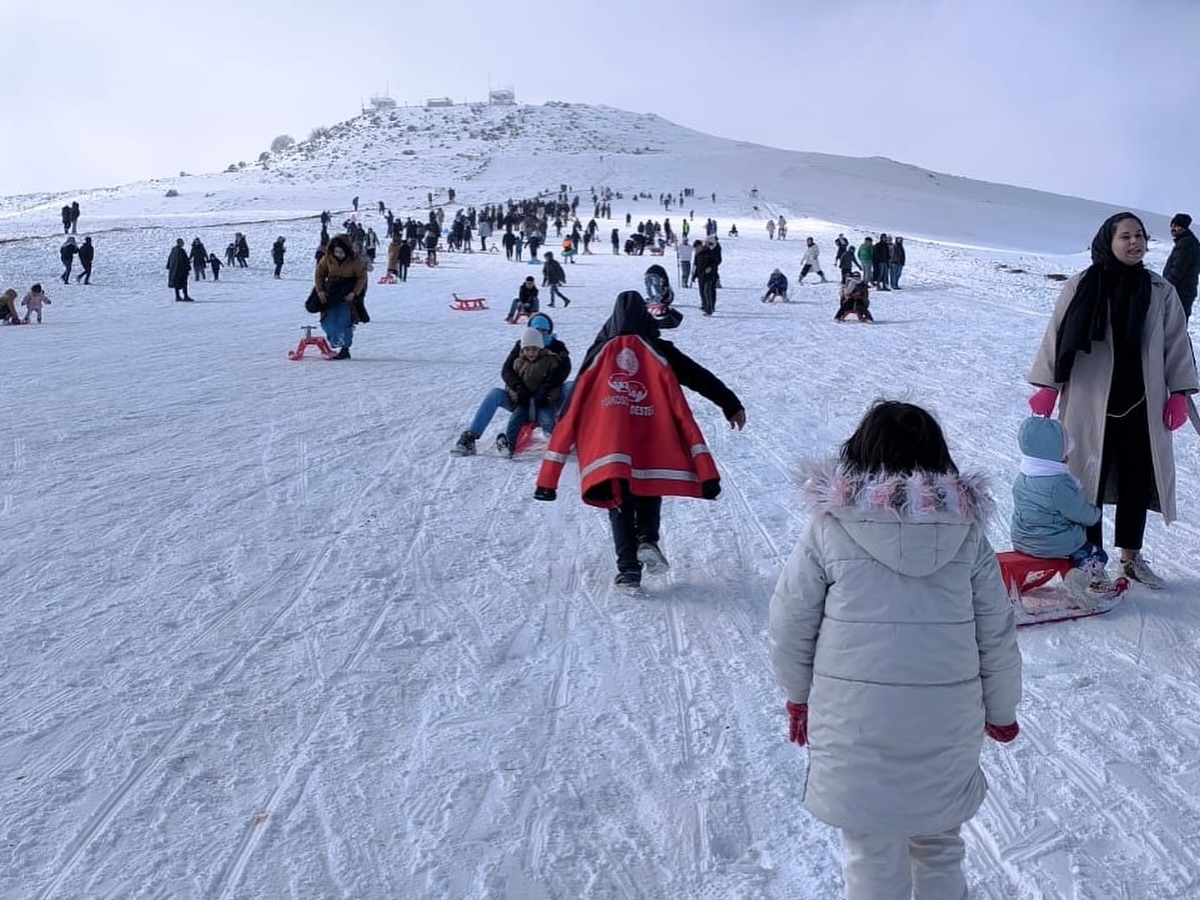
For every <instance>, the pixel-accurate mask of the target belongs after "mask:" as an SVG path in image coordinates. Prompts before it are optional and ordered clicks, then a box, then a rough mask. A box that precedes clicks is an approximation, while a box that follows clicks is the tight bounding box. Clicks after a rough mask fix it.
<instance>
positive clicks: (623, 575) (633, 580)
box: [613, 572, 642, 590]
mask: <svg viewBox="0 0 1200 900" xmlns="http://www.w3.org/2000/svg"><path fill="white" fill-rule="evenodd" d="M613 584H615V585H616V586H617V587H619V588H626V589H627V590H632V589H634V588H639V587H641V586H642V573H641V572H618V573H617V577H616V578H614V579H613Z"/></svg>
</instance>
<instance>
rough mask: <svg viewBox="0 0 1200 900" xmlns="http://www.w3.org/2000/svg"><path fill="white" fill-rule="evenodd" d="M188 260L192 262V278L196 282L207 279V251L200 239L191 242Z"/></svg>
mask: <svg viewBox="0 0 1200 900" xmlns="http://www.w3.org/2000/svg"><path fill="white" fill-rule="evenodd" d="M188 258H189V259H190V260H191V261H192V278H194V279H195V280H196V281H203V280H204V279H205V278H207V277H208V276H207V274H206V270H207V267H208V249H207V248H206V247H205V246H204V242H203V241H201V240H200V238H194V239H193V240H192V250H191V252H190V253H189V254H188Z"/></svg>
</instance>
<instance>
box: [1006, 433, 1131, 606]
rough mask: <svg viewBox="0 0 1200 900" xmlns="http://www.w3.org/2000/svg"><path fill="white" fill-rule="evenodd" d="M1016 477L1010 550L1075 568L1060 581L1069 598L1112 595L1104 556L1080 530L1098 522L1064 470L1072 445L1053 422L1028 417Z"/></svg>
mask: <svg viewBox="0 0 1200 900" xmlns="http://www.w3.org/2000/svg"><path fill="white" fill-rule="evenodd" d="M1017 443H1018V444H1019V446H1020V448H1021V473H1020V474H1019V475H1018V476H1017V478H1016V481H1014V482H1013V487H1012V493H1013V514H1012V544H1013V549H1014V550H1019V551H1020V552H1021V553H1024V554H1026V555H1028V556H1036V557H1040V558H1042V559H1059V558H1061V559H1068V560H1070V561H1071V564H1072V566H1073V567H1074V568H1072V570H1071V571H1070V572H1068V573H1067V576H1066V578H1065V579H1064V581H1066V582H1067V584H1068V586H1070V587H1071V588H1072V593H1076V594H1079V595H1082V596H1086V595H1087V593H1088V592H1089V591H1090V592H1093V593H1103V592H1105V591H1109V590H1111V589H1112V587H1113V585H1112V582H1111V581H1110V580H1109V578H1108V576H1107V574H1106V573H1105V567H1106V566H1107V565H1108V554H1107V553H1105V552H1104V548H1103V547H1097V546H1096V545H1095V544H1092V543H1089V542H1088V540H1087V538H1086V537H1085V535H1084V528H1085V527H1086V526H1088V525H1095V524H1096V523H1097V522H1099V521H1100V515H1101V512H1100V509H1099V507H1096V506H1093V505H1092V504H1091V503H1088V501H1087V499H1086V498H1085V497H1084V496H1083V490H1082V488H1081V487H1080V485H1079V481H1078V480H1077V479H1076V478H1075V476H1073V475H1072V474H1071V472H1070V470H1069V469H1068V468H1067V454H1068V453H1069V452H1070V449H1071V439H1070V437H1069V436H1068V435H1067V433H1066V431H1065V430H1064V429H1063V426H1062V423H1061V422H1059V421H1058V420H1057V419H1048V418H1043V417H1042V416H1030V417H1029V418H1028V419H1026V420H1025V421H1024V423H1022V425H1021V430H1020V432H1019V434H1018V436H1017Z"/></svg>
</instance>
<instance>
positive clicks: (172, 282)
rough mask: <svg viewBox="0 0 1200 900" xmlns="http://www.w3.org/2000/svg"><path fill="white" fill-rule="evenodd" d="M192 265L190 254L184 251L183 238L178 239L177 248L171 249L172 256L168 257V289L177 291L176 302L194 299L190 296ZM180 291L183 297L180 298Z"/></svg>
mask: <svg viewBox="0 0 1200 900" xmlns="http://www.w3.org/2000/svg"><path fill="white" fill-rule="evenodd" d="M191 270H192V267H191V263H190V260H189V259H188V252H187V250H186V249H184V246H183V238H177V239H176V241H175V246H174V247H172V248H171V254H170V256H168V257H167V287H169V288H171V289H172V290H174V291H175V299H176V300H188V301H190V300H191V299H192V298H191V297H189V296H188V289H187V285H188V275H189V274H191ZM180 291H182V292H183V296H182V297H181V296H180Z"/></svg>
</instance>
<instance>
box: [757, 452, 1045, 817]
mask: <svg viewBox="0 0 1200 900" xmlns="http://www.w3.org/2000/svg"><path fill="white" fill-rule="evenodd" d="M805 489H806V495H807V499H808V500H809V502H810V504H811V505H812V506H814V507H815V514H814V517H813V520H812V523H811V525H810V527H809V531H808V534H807V535H806V536H805V538H804V539H803V540H801V541H800V543H799V544H798V545H797V547H796V549H795V551H793V553H792V555H791V558H790V559H789V560H788V562H787V565H786V567H785V568H784V571H783V574H782V575H781V576H780V578H779V582H778V584H777V585H776V586H775V593H774V595H773V596H772V597H771V610H770V633H771V661H772V664H773V666H774V670H775V677H776V679H777V680H778V681H779V683H780V685H782V686H783V688H784V689H785V690H786V691H787V695H788V699H790V700H792V701H793V702H795V703H807V704H808V705H809V719H808V738H809V744H808V746H809V771H808V779H807V783H806V785H805V791H804V805H805V806H806V807H807V808H808V810H809V811H810V812H812V813H813V815H815V816H816V817H817V818H819V819H821V820H822V821H824V822H827V823H829V824H830V825H835V826H838V827H841V828H848V829H852V830H857V831H868V832H888V833H896V834H928V833H934V832H939V831H944V830H946V829H949V828H954V827H957V826H958V825H961V824H962V823H963V822H965V821H967V820H968V819H970V818H971V817H972V816H973V815H974V814H975V812H976V810H978V809H979V805H980V804H981V803H982V802H983V798H984V795H985V794H986V792H987V781H986V779H985V778H984V776H983V772H982V771H981V769H980V767H979V754H980V749H981V747H982V744H983V739H984V732H983V727H984V723H985V720H986V721H987V722H991V723H994V724H997V725H1007V724H1009V723H1011V722H1014V721H1016V712H1017V704H1018V702H1019V701H1020V699H1021V655H1020V650H1019V649H1018V647H1017V639H1016V627H1015V623H1014V620H1013V611H1012V607H1011V605H1010V602H1009V600H1008V597H1007V595H1006V593H1005V590H1004V584H1003V582H1002V581H1001V578H1000V569H999V565H998V563H997V561H996V555H995V553H994V552H993V550H992V547H991V545H990V544H989V543H988V541H987V538H986V537H985V536H984V523H985V521H986V519H987V518H988V517H989V516H990V515H991V510H992V503H991V499H990V497H989V496H988V495H987V494H986V493H985V491H984V488H983V484H982V480H981V479H978V478H967V477H962V476H958V475H931V474H927V473H916V474H913V475H881V476H878V477H872V478H870V479H863V478H862V477H857V478H855V477H851V476H848V475H847V474H845V473H844V472H842V471H841V470H840V469H839V468H838V467H837V465H836V464H834V463H830V464H827V465H826V466H824V467H822V468H820V469H818V470H816V471H814V473H813V474H812V476H811V477H810V478H809V480H808V482H807V484H806V486H805Z"/></svg>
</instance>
